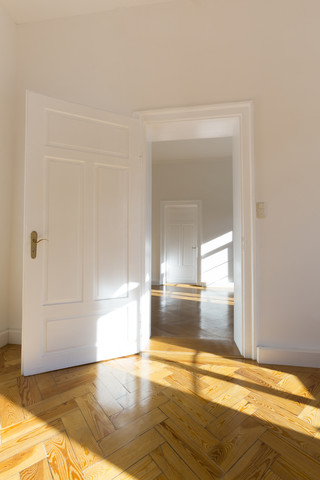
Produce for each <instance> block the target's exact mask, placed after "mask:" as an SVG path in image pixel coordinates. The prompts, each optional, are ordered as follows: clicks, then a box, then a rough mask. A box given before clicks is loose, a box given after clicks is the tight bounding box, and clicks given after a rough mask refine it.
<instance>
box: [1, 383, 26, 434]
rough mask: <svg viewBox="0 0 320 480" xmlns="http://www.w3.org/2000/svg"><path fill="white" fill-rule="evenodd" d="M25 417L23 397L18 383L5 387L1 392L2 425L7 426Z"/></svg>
mask: <svg viewBox="0 0 320 480" xmlns="http://www.w3.org/2000/svg"><path fill="white" fill-rule="evenodd" d="M23 419H24V413H23V408H22V404H21V398H20V394H19V389H18V386H17V385H14V386H12V387H9V388H7V389H4V390H2V391H1V393H0V422H1V427H2V428H4V427H7V426H10V425H14V424H15V423H18V422H21V421H22V420H23Z"/></svg>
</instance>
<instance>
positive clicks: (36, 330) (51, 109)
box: [22, 93, 149, 375]
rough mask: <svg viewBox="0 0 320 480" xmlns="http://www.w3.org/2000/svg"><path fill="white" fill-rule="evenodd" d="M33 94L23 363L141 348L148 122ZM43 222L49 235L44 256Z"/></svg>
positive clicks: (67, 362)
mask: <svg viewBox="0 0 320 480" xmlns="http://www.w3.org/2000/svg"><path fill="white" fill-rule="evenodd" d="M27 100H28V101H27V137H26V169H25V241H24V282H23V332H22V344H23V373H24V374H25V375H29V374H33V373H39V372H44V371H49V370H54V369H58V368H64V367H68V366H72V365H78V364H82V363H89V362H95V361H97V360H103V359H108V358H114V357H116V356H124V355H130V354H133V353H136V352H138V351H139V350H140V338H141V336H142V335H144V337H145V336H146V335H145V332H142V331H141V329H140V325H141V318H140V291H141V285H142V281H143V280H142V278H141V261H142V257H143V255H144V251H143V248H142V236H141V232H142V194H141V192H142V190H143V186H142V183H141V182H142V179H143V178H144V177H143V174H142V165H141V159H140V157H139V123H138V121H137V120H134V119H132V118H126V117H119V116H117V115H113V114H110V113H108V112H104V111H100V110H97V109H92V108H89V107H84V106H81V105H75V104H71V103H67V102H63V101H60V100H55V99H52V98H49V97H44V96H42V95H37V94H34V93H28V99H27ZM33 230H35V231H37V232H38V235H39V238H45V239H47V240H46V241H42V242H40V243H39V244H38V246H37V257H36V258H34V259H32V258H31V255H30V250H31V239H30V233H31V231H33ZM143 324H144V325H145V328H149V326H148V325H147V324H146V322H143Z"/></svg>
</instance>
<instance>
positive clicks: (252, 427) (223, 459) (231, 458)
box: [209, 417, 266, 472]
mask: <svg viewBox="0 0 320 480" xmlns="http://www.w3.org/2000/svg"><path fill="white" fill-rule="evenodd" d="M265 430H266V427H264V426H263V425H261V424H259V423H258V422H257V421H256V420H254V419H253V418H251V417H248V418H246V419H245V420H244V421H243V422H242V423H241V424H240V425H239V426H238V427H237V428H236V429H235V430H234V431H233V432H230V433H229V435H227V436H226V437H225V438H224V439H223V441H222V442H221V443H219V444H218V445H217V446H216V447H214V448H213V450H211V452H210V453H209V456H210V458H212V460H214V461H215V462H216V463H217V464H218V465H219V466H220V467H221V468H222V470H224V471H225V472H227V471H228V470H229V469H230V468H231V467H232V465H234V464H235V463H236V462H237V461H238V460H239V459H240V458H241V457H242V455H243V454H244V453H245V452H246V451H247V450H249V448H250V447H251V446H252V445H253V444H254V443H255V442H256V440H257V438H259V437H260V436H261V435H262V434H263V432H265Z"/></svg>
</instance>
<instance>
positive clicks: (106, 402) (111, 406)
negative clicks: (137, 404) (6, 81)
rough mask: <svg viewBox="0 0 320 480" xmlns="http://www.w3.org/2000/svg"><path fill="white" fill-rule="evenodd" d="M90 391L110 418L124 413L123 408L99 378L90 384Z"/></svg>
mask: <svg viewBox="0 0 320 480" xmlns="http://www.w3.org/2000/svg"><path fill="white" fill-rule="evenodd" d="M89 390H90V392H91V393H92V395H93V396H94V398H95V399H96V401H97V402H98V403H99V405H100V407H101V408H102V409H103V411H104V412H105V414H106V415H107V416H108V417H111V416H112V415H116V414H117V413H120V412H122V410H123V408H122V407H121V405H120V404H119V402H117V400H116V399H115V398H114V396H113V395H112V393H111V392H110V390H109V389H108V388H107V387H106V386H105V385H104V383H103V382H101V380H99V379H98V378H97V379H96V380H95V381H94V382H93V383H92V384H90V386H89Z"/></svg>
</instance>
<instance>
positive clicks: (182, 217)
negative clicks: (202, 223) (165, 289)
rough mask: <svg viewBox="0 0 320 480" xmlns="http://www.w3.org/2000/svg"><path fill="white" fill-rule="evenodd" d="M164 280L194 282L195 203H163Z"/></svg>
mask: <svg viewBox="0 0 320 480" xmlns="http://www.w3.org/2000/svg"><path fill="white" fill-rule="evenodd" d="M163 227H164V228H163V241H164V270H165V282H166V283H192V284H195V283H197V252H198V205H196V204H185V203H182V204H178V203H176V204H175V203H173V202H169V204H163Z"/></svg>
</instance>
